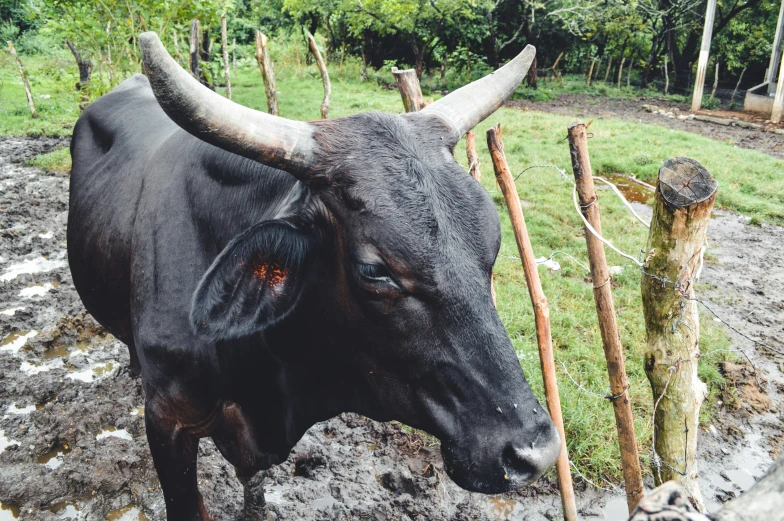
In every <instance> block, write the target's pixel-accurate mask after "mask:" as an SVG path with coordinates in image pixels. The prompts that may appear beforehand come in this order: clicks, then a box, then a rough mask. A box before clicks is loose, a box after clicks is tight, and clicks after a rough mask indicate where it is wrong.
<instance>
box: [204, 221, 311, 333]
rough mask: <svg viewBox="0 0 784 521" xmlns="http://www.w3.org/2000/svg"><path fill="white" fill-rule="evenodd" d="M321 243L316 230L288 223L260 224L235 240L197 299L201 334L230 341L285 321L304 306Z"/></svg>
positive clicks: (210, 272)
mask: <svg viewBox="0 0 784 521" xmlns="http://www.w3.org/2000/svg"><path fill="white" fill-rule="evenodd" d="M316 243H317V238H316V233H315V232H314V231H313V230H304V229H302V228H301V227H299V226H296V225H294V224H292V223H290V222H288V221H267V222H264V223H260V224H257V225H255V226H253V227H251V228H249V229H248V230H246V231H245V232H243V233H242V234H240V235H239V236H237V237H236V238H234V239H233V240H232V241H231V242H230V243H229V245H228V246H226V249H224V250H223V251H222V252H221V253H220V255H218V258H217V259H215V262H213V263H212V266H210V268H209V269H208V270H207V273H206V274H205V275H204V277H203V278H202V279H201V282H200V283H199V287H198V288H197V289H196V292H195V293H194V295H193V304H192V307H191V324H192V325H193V328H194V330H195V331H196V333H198V334H199V335H200V336H203V337H206V338H210V339H212V340H228V339H232V338H239V337H242V336H247V335H250V334H253V333H257V332H260V331H263V330H264V328H266V327H268V326H270V325H273V324H274V323H276V322H277V321H279V320H281V319H282V318H284V317H285V316H286V315H287V314H288V313H290V312H291V310H292V309H294V307H295V306H296V304H297V301H298V300H299V297H300V293H301V292H302V282H303V280H304V278H305V274H306V273H307V271H308V270H307V265H308V264H309V261H310V259H311V258H312V254H313V251H314V250H315V248H316Z"/></svg>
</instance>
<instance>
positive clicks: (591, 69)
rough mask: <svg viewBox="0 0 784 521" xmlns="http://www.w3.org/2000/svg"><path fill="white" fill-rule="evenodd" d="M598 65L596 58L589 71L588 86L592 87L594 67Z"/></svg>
mask: <svg viewBox="0 0 784 521" xmlns="http://www.w3.org/2000/svg"><path fill="white" fill-rule="evenodd" d="M594 65H596V57H595V56H594V58H593V61H592V62H591V68H590V69H589V70H588V86H589V87H590V86H591V78H592V77H593V66H594Z"/></svg>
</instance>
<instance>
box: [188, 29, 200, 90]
mask: <svg viewBox="0 0 784 521" xmlns="http://www.w3.org/2000/svg"><path fill="white" fill-rule="evenodd" d="M199 33H200V31H199V21H198V20H195V19H194V20H191V35H190V40H189V44H190V48H189V49H188V52H189V53H190V58H191V59H190V66H191V75H192V76H193V77H194V78H196V79H197V80H199V81H201V69H200V68H199Z"/></svg>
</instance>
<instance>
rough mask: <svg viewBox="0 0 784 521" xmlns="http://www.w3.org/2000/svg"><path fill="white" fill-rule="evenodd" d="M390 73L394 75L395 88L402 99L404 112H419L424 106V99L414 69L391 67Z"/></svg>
mask: <svg viewBox="0 0 784 521" xmlns="http://www.w3.org/2000/svg"><path fill="white" fill-rule="evenodd" d="M392 75H393V76H394V77H395V82H396V83H397V89H398V90H399V91H400V97H401V98H402V100H403V107H405V109H406V112H419V111H420V110H422V108H423V107H424V100H423V99H422V89H421V88H420V86H419V79H418V78H417V75H416V71H415V70H414V69H406V70H403V71H401V70H398V68H397V67H392Z"/></svg>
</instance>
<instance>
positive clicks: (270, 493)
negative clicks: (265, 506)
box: [264, 485, 291, 505]
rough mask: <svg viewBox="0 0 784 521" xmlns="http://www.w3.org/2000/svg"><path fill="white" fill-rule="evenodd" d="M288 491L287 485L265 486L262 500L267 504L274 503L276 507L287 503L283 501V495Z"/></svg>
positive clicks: (289, 488)
mask: <svg viewBox="0 0 784 521" xmlns="http://www.w3.org/2000/svg"><path fill="white" fill-rule="evenodd" d="M290 490H291V486H289V485H265V486H264V500H265V501H266V502H267V503H276V504H278V505H280V504H281V503H288V501H287V500H285V499H283V493H284V492H288V491H290Z"/></svg>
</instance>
